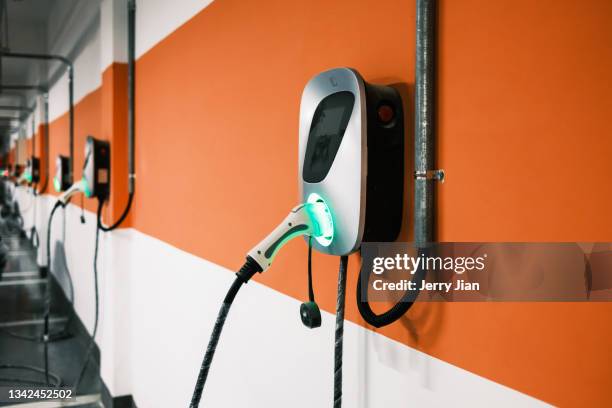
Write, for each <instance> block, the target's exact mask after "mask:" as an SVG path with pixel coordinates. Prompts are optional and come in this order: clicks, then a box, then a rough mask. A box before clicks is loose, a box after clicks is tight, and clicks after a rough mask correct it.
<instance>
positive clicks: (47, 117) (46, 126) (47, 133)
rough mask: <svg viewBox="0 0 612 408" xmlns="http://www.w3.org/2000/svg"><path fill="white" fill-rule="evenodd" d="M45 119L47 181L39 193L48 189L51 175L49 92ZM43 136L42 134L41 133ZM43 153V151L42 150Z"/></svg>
mask: <svg viewBox="0 0 612 408" xmlns="http://www.w3.org/2000/svg"><path fill="white" fill-rule="evenodd" d="M42 97H43V120H44V121H45V125H44V126H45V136H44V141H45V152H44V154H45V182H44V183H43V185H42V186H41V187H40V189H39V190H38V192H39V193H41V194H42V193H44V192H45V191H46V190H47V185H48V184H49V177H50V173H49V170H50V163H49V162H50V160H49V94H43V96H42ZM41 136H42V135H41ZM41 155H42V152H41Z"/></svg>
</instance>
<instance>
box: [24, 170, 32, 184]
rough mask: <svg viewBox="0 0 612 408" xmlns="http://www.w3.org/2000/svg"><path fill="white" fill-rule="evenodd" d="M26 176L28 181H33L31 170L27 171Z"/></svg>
mask: <svg viewBox="0 0 612 408" xmlns="http://www.w3.org/2000/svg"><path fill="white" fill-rule="evenodd" d="M24 178H25V180H26V181H27V182H28V183H31V182H32V173H30V172H26V174H25V175H24Z"/></svg>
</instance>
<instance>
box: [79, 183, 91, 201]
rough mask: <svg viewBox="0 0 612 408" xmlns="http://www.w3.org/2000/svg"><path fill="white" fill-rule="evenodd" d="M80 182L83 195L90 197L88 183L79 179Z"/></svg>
mask: <svg viewBox="0 0 612 408" xmlns="http://www.w3.org/2000/svg"><path fill="white" fill-rule="evenodd" d="M81 183H82V184H83V192H84V193H85V197H87V198H89V197H91V194H92V192H91V190H90V189H89V184H88V183H87V180H85V179H81Z"/></svg>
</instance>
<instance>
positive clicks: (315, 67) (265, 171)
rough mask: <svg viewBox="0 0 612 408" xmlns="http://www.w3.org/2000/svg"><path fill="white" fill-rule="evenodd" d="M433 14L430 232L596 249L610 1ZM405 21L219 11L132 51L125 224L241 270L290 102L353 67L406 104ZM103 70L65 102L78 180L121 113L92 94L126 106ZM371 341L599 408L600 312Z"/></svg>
mask: <svg viewBox="0 0 612 408" xmlns="http://www.w3.org/2000/svg"><path fill="white" fill-rule="evenodd" d="M439 8H440V45H439V48H440V69H439V71H440V72H439V73H440V75H439V76H440V78H439V88H440V92H439V109H440V110H439V142H438V153H439V163H440V167H442V168H444V169H446V171H447V174H448V181H447V182H446V183H445V184H444V185H443V186H442V187H441V188H440V189H439V192H440V199H439V203H438V204H439V205H438V219H439V222H438V236H439V238H440V239H441V240H447V241H451V240H454V241H470V240H474V241H486V240H491V241H563V240H569V241H576V240H585V241H612V214H611V213H610V211H608V206H609V205H608V203H609V202H610V199H611V198H612V183H609V182H608V181H607V180H606V179H605V174H607V173H609V170H608V169H609V164H608V163H609V160H610V159H609V158H610V157H611V156H612V139H611V138H610V135H611V131H610V130H611V128H612V126H611V125H610V124H609V122H608V120H609V113H610V112H611V111H612V110H611V108H612V96H611V95H612V93H611V92H610V90H611V89H610V88H611V86H610V85H611V80H610V75H609V72H612V53H611V52H610V51H611V50H610V44H611V43H612V42H611V41H610V40H612V3H610V2H609V1H605V0H586V1H583V2H577V1H574V0H564V1H558V0H557V1H552V0H542V1H539V2H533V1H528V0H513V1H509V0H497V1H495V2H491V1H485V0H464V1H461V2H459V1H451V0H441V1H440V7H439ZM414 9H415V5H414V2H413V1H406V0H386V1H380V0H377V1H374V0H372V1H365V0H363V1H359V2H355V1H349V0H343V1H335V2H327V1H323V0H317V1H314V0H311V1H303V2H300V1H295V2H279V1H272V0H269V1H260V2H244V1H239V0H218V1H215V2H213V3H212V4H211V5H210V6H209V7H208V8H206V9H205V10H204V11H203V12H201V13H200V14H198V15H197V16H195V17H194V18H193V19H192V20H190V21H189V22H187V23H186V24H185V25H184V26H182V27H180V28H179V29H178V30H176V31H175V32H174V33H172V34H171V35H170V36H169V37H167V38H166V39H164V40H163V41H162V42H161V43H160V44H158V45H157V46H156V47H154V48H153V49H152V50H150V51H149V52H147V53H146V54H145V55H143V56H142V57H141V58H140V59H139V61H138V63H137V81H138V82H137V95H136V96H137V116H136V121H137V122H136V125H137V144H136V163H137V174H138V181H137V194H136V198H135V203H134V207H133V212H132V222H133V226H134V227H135V228H137V229H138V230H140V231H142V232H145V233H147V234H150V235H152V236H155V237H157V238H159V239H162V240H164V241H166V242H169V243H171V244H172V245H175V246H177V247H179V248H181V249H183V250H186V251H188V252H191V253H194V254H196V255H198V256H201V257H204V258H206V259H209V260H211V261H213V262H216V263H219V264H221V265H224V266H227V267H229V268H231V269H236V268H237V267H239V265H240V264H241V263H242V261H243V258H244V255H245V253H246V252H247V251H248V250H249V249H250V247H251V246H252V245H253V244H254V243H256V242H257V241H258V240H259V239H261V238H262V237H263V236H264V235H265V234H266V233H268V232H269V231H270V229H271V228H272V227H273V226H275V225H276V223H277V222H278V221H279V220H280V219H281V218H282V217H284V216H285V215H286V212H287V211H288V209H289V208H291V207H292V206H293V205H295V204H296V200H297V183H296V180H297V121H298V111H299V99H300V94H301V91H302V88H303V86H304V85H305V83H306V82H307V80H308V79H309V78H310V77H311V76H313V75H314V74H316V73H317V72H319V71H321V70H325V69H328V68H331V67H336V66H351V67H354V68H356V69H358V70H359V71H360V72H361V73H362V74H363V76H364V77H365V78H366V79H367V80H368V81H371V82H374V83H386V84H389V83H400V84H402V85H403V87H404V88H405V89H408V91H407V92H405V95H404V96H405V97H406V100H405V103H406V108H407V110H412V105H413V103H412V92H411V90H412V89H413V81H414V24H415V22H414ZM117 69H119V70H121V69H122V68H121V67H119V68H117ZM109 75H111V74H109V73H108V72H107V73H105V74H104V77H103V78H104V81H103V86H102V90H99V91H96V92H94V93H92V94H90V95H88V96H87V97H86V98H85V99H84V100H83V101H82V102H81V103H79V105H78V107H77V116H76V117H77V120H76V124H77V132H76V135H77V143H76V153H77V160H76V162H75V169H80V167H81V165H82V150H83V141H84V138H85V136H86V134H94V135H98V134H99V135H101V137H102V138H105V139H108V138H110V136H109V132H111V133H113V132H114V133H116V134H119V133H120V130H119V128H122V127H121V126H119V128H116V129H114V130H112V131H111V130H110V129H113V123H114V122H113V123H110V122H109V121H108V119H104V118H106V116H105V115H107V114H105V113H100V111H101V110H102V111H103V112H111V111H112V109H118V111H116V112H115V111H113V113H112V115H111V116H113V117H115V116H116V119H113V120H117V121H119V122H117V123H120V121H121V120H124V118H123V119H122V118H121V116H120V113H119V112H120V111H121V109H120V106H121V102H120V100H117V101H116V102H113V99H112V98H111V99H110V100H109V99H108V92H111V93H113V92H116V94H117V98H119V99H120V98H123V97H124V96H120V95H121V92H120V88H121V86H120V85H119V84H120V83H121V82H120V81H121V80H120V79H117V80H113V79H109ZM111 76H112V75H111ZM109 81H110V84H113V85H112V87H117V88H107V86H110V85H108V84H109ZM117 81H119V82H117ZM108 106H113V108H112V109H111V110H109V108H108ZM101 107H103V108H101ZM101 115H102V116H101ZM101 121H102V122H103V123H102V122H101ZM64 134H67V117H66V116H63V117H62V118H60V119H58V120H57V121H55V122H54V123H53V124H52V131H51V158H52V160H54V158H55V155H56V154H57V153H58V152H60V151H61V152H62V153H64V154H66V153H67V151H68V150H67V149H68V146H67V139H66V138H65V137H64V138H62V137H59V136H57V137H56V136H54V135H64ZM122 137H123V136H122ZM408 140H412V130H411V127H410V126H409V134H408ZM113 149H115V147H113ZM121 154H124V153H121ZM113 155H115V150H113ZM409 161H410V162H411V159H410V158H409ZM121 164H123V166H125V162H123V163H121V162H120V163H118V165H119V166H120V165H121ZM113 166H115V164H113ZM113 171H114V172H115V167H114V169H113ZM77 174H78V170H77ZM114 174H117V172H115V173H114ZM410 174H411V171H410V170H409V169H408V170H407V175H410ZM114 182H115V179H114V178H113V183H114ZM121 188H125V185H123V186H122V187H121ZM118 196H121V194H119V195H118ZM118 200H119V199H118ZM111 205H112V206H115V207H120V205H119V204H111ZM87 206H88V208H89V209H92V210H93V203H88V204H87ZM407 222H408V221H407ZM409 228H410V225H409V224H407V229H409ZM305 262H306V248H305V245H304V244H303V243H302V242H298V241H295V242H292V243H290V244H289V245H288V246H287V248H286V249H285V250H284V251H283V252H282V253H281V254H280V255H279V256H278V259H277V261H276V263H275V265H274V267H273V268H272V269H271V270H270V271H268V272H266V274H264V275H261V276H258V277H257V279H258V280H259V281H260V282H262V283H264V284H266V285H268V286H270V287H272V288H274V289H276V290H278V291H280V292H283V293H285V294H288V295H290V296H292V297H295V298H298V299H305V298H306V295H307V288H306V274H305ZM337 262H338V261H337V259H336V258H332V257H327V256H323V255H319V254H317V255H316V258H315V263H314V265H315V285H316V290H317V299H318V301H319V304H320V306H321V307H322V308H323V309H325V310H327V311H330V312H333V311H334V307H335V288H336V276H337V274H336V269H337ZM357 267H358V259H357V258H356V257H353V258H351V262H350V265H349V268H350V269H349V270H350V278H349V293H350V295H349V298H348V302H347V306H348V310H347V318H349V319H350V320H352V321H355V322H358V323H360V322H361V319H360V318H359V317H358V313H357V311H356V307H355V301H354V295H353V293H354V286H355V279H356V270H357ZM177 273H178V272H177ZM296 312H297V311H296ZM296 316H297V315H296ZM378 331H380V332H381V333H382V334H384V335H386V336H389V337H391V338H393V339H396V340H398V341H401V342H403V343H405V344H408V345H411V346H413V347H417V348H419V349H420V350H422V351H424V352H426V353H428V354H431V355H433V356H436V357H438V358H441V359H443V360H446V361H448V362H450V363H452V364H456V365H458V366H460V367H462V368H465V369H467V370H470V371H472V372H475V373H477V374H479V375H482V376H485V377H487V378H490V379H492V380H494V381H497V382H500V383H502V384H504V385H507V386H509V387H512V388H515V389H517V390H519V391H522V392H525V393H528V394H530V395H533V396H535V397H537V398H540V399H543V400H545V401H547V402H550V403H553V404H557V405H563V406H610V405H612V395H611V394H610V392H609V389H610V387H611V386H612V380H611V378H612V364H611V363H612V348H610V347H609V342H610V341H609V338H610V336H611V334H612V305H609V304H607V303H601V304H596V303H592V304H569V303H565V304H555V303H548V304H527V303H522V304H512V303H491V304H461V303H454V304H431V303H428V304H418V305H416V306H415V307H413V309H412V310H411V311H410V312H409V313H408V315H407V316H406V318H405V319H403V320H402V321H401V322H398V323H396V324H394V325H392V326H390V327H387V328H384V329H381V330H378Z"/></svg>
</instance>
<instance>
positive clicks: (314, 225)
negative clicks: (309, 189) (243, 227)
mask: <svg viewBox="0 0 612 408" xmlns="http://www.w3.org/2000/svg"><path fill="white" fill-rule="evenodd" d="M333 231H334V224H333V221H332V216H331V212H330V210H329V208H328V207H327V204H325V202H324V201H323V200H316V201H313V202H308V203H304V204H300V205H298V206H297V207H295V208H294V209H293V210H291V212H290V213H289V215H288V216H287V217H286V218H285V219H284V220H283V222H281V223H280V224H279V225H278V227H276V228H275V229H274V231H272V232H271V233H270V235H268V236H267V237H266V238H265V239H264V240H263V241H261V242H260V243H259V244H257V245H256V246H255V247H254V248H253V249H251V250H250V251H249V253H248V256H249V257H251V258H252V259H254V260H255V261H256V262H257V263H258V264H259V266H260V267H261V269H262V271H265V270H266V269H268V268H269V267H270V265H272V261H273V260H274V257H275V256H276V254H277V253H278V251H279V250H280V249H281V248H282V247H283V246H284V245H285V244H286V243H287V242H289V241H291V240H292V239H293V238H296V237H299V236H302V235H307V236H313V237H314V238H317V239H329V240H331V239H333Z"/></svg>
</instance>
